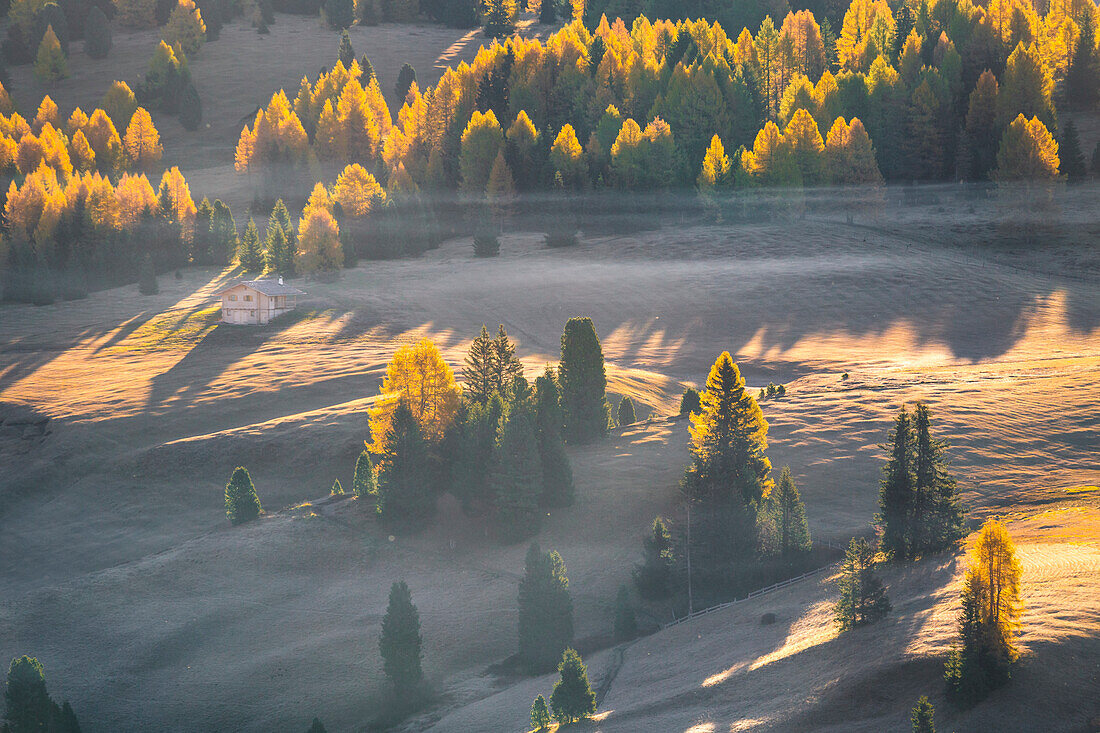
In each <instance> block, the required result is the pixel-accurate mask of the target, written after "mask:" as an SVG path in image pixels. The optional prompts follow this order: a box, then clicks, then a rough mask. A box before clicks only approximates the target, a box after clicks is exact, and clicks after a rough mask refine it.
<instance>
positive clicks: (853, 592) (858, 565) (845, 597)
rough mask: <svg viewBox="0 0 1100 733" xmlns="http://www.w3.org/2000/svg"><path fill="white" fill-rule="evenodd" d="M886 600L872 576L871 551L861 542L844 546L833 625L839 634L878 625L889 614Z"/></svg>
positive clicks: (868, 546)
mask: <svg viewBox="0 0 1100 733" xmlns="http://www.w3.org/2000/svg"><path fill="white" fill-rule="evenodd" d="M890 610H891V609H890V599H889V597H888V596H887V595H886V588H885V587H884V586H883V585H882V580H880V579H879V577H878V576H877V575H875V548H874V547H872V546H871V544H870V543H869V542H868V541H867V540H866V539H864V538H862V537H861V538H858V539H856V538H853V539H852V541H851V542H849V543H848V551H847V553H846V554H845V556H844V567H843V569H842V570H841V577H840V600H839V601H837V604H836V611H835V616H836V624H837V627H838V628H839V629H840V630H841V631H847V630H849V629H853V628H855V627H857V626H864V625H866V624H871V623H874V622H875V621H878V620H879V619H881V618H882V617H883V616H885V615H886V614H887V613H889V612H890Z"/></svg>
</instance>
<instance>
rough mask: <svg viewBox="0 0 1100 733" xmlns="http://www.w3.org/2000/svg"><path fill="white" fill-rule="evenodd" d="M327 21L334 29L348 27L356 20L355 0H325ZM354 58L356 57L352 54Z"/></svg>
mask: <svg viewBox="0 0 1100 733" xmlns="http://www.w3.org/2000/svg"><path fill="white" fill-rule="evenodd" d="M324 16H325V22H326V23H328V27H329V28H331V29H333V30H341V29H344V28H348V27H349V26H350V25H351V24H352V23H353V22H355V2H354V0H325V5H324ZM352 58H355V57H354V56H352Z"/></svg>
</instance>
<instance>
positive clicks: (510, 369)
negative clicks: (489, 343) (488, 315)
mask: <svg viewBox="0 0 1100 733" xmlns="http://www.w3.org/2000/svg"><path fill="white" fill-rule="evenodd" d="M491 363H492V365H493V380H494V387H495V388H496V390H497V391H498V392H500V393H501V395H507V394H508V390H509V388H510V387H511V385H512V383H513V382H514V381H515V379H516V377H522V376H523V363H522V362H520V360H519V359H518V358H517V357H516V345H515V344H513V343H512V341H511V340H510V339H509V338H508V332H507V331H505V330H504V324H503V323H502V324H499V326H498V328H497V337H496V338H495V339H493V356H492V361H491Z"/></svg>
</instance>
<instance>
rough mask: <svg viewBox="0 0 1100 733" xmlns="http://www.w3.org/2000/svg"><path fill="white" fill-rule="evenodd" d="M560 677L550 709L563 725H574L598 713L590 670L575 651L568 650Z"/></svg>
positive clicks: (562, 660)
mask: <svg viewBox="0 0 1100 733" xmlns="http://www.w3.org/2000/svg"><path fill="white" fill-rule="evenodd" d="M558 673H559V675H560V677H559V678H558V681H557V683H555V685H554V691H553V692H552V693H551V694H550V708H551V710H553V711H554V718H555V719H556V720H557V721H558V722H559V723H561V724H562V725H568V724H569V723H574V722H576V721H578V720H581V719H583V718H587V717H588V716H589V715H591V714H592V713H594V712H596V693H594V692H592V686H591V685H589V683H588V670H587V669H586V668H585V666H584V662H583V661H581V656H580V655H579V654H577V652H576V650H575V649H566V650H565V652H563V653H562V657H561V663H560V664H559V665H558Z"/></svg>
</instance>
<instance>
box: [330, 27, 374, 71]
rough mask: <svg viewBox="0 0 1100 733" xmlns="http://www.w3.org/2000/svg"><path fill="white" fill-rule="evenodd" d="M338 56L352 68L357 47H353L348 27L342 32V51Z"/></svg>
mask: <svg viewBox="0 0 1100 733" xmlns="http://www.w3.org/2000/svg"><path fill="white" fill-rule="evenodd" d="M337 57H338V58H339V60H340V63H341V64H343V65H344V68H346V69H350V68H351V64H352V62H353V61H355V49H354V48H352V45H351V36H349V35H348V29H347V28H344V30H342V31H341V32H340V51H339V53H338V54H337ZM368 78H369V77H368Z"/></svg>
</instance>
